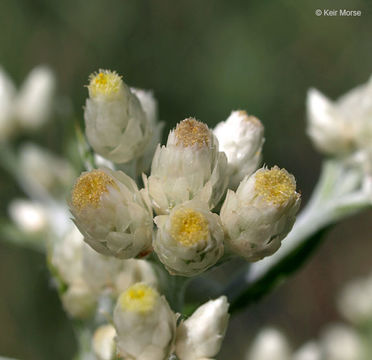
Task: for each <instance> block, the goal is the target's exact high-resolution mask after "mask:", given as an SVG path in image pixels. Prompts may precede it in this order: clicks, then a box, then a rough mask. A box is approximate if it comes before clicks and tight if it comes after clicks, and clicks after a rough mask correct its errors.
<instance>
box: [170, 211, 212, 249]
mask: <svg viewBox="0 0 372 360" xmlns="http://www.w3.org/2000/svg"><path fill="white" fill-rule="evenodd" d="M170 234H171V236H172V237H173V238H174V239H175V240H176V241H178V242H179V243H181V244H182V245H184V246H191V245H194V244H196V243H198V242H200V241H204V240H206V239H207V237H208V234H209V227H208V221H207V219H206V218H205V216H204V215H203V214H201V213H200V212H197V211H194V210H192V209H179V210H177V211H176V212H175V213H174V214H173V215H172V218H171V230H170Z"/></svg>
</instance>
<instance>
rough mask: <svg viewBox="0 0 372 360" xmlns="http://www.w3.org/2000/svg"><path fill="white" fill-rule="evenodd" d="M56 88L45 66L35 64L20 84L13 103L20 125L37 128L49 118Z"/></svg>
mask: <svg viewBox="0 0 372 360" xmlns="http://www.w3.org/2000/svg"><path fill="white" fill-rule="evenodd" d="M55 90H56V78H55V75H54V73H53V72H52V70H51V69H49V68H48V67H47V66H37V67H35V68H34V69H33V70H32V71H31V72H30V74H29V75H28V76H27V78H26V80H25V81H24V83H23V84H22V87H21V89H20V90H19V94H18V96H17V101H16V103H15V116H16V117H17V120H18V122H19V124H20V126H21V127H22V128H24V129H27V130H37V129H39V128H40V127H41V126H42V125H44V124H45V123H46V121H47V120H49V119H50V117H51V114H52V110H53V104H54V97H55Z"/></svg>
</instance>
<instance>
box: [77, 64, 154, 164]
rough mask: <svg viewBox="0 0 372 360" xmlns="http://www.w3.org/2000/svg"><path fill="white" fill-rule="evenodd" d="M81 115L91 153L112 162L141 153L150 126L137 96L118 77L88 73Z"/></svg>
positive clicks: (128, 158) (107, 71)
mask: <svg viewBox="0 0 372 360" xmlns="http://www.w3.org/2000/svg"><path fill="white" fill-rule="evenodd" d="M88 90H89V98H88V99H87V101H86V105H85V111H84V118H85V132H86V135H87V138H88V141H89V143H90V145H91V146H92V148H93V149H94V151H95V152H97V153H98V154H100V155H102V156H103V157H105V158H107V159H108V160H111V161H113V162H115V163H126V162H129V161H131V160H133V159H135V158H138V157H139V156H141V155H142V154H143V152H144V149H145V147H146V145H147V143H148V141H149V138H150V133H151V129H150V126H149V124H148V121H147V118H146V114H145V112H144V111H143V109H142V107H141V104H140V102H139V100H138V98H137V97H136V96H135V95H134V94H133V93H132V92H131V91H130V89H129V87H128V86H127V85H126V84H125V83H124V82H123V80H122V78H121V77H120V76H119V75H118V74H117V73H116V72H112V71H109V70H100V71H99V72H98V73H94V74H92V75H91V76H90V82H89V85H88Z"/></svg>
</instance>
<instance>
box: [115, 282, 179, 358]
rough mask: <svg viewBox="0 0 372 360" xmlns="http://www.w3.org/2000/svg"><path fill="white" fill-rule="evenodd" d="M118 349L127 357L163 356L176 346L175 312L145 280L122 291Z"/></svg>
mask: <svg viewBox="0 0 372 360" xmlns="http://www.w3.org/2000/svg"><path fill="white" fill-rule="evenodd" d="M114 325H115V329H116V332H117V338H116V342H117V349H118V353H119V354H120V356H122V357H124V358H125V359H136V360H164V359H168V357H169V355H170V354H171V352H172V351H173V348H174V339H175V332H176V315H175V314H174V313H173V312H172V310H171V308H170V307H169V305H168V303H167V301H166V300H165V298H164V296H160V294H159V293H158V292H157V291H156V290H155V289H154V288H152V287H151V286H149V285H147V284H145V283H137V284H135V285H133V286H131V287H129V288H128V289H127V290H126V291H125V292H123V293H122V294H121V295H120V297H119V299H118V301H117V303H116V306H115V309H114Z"/></svg>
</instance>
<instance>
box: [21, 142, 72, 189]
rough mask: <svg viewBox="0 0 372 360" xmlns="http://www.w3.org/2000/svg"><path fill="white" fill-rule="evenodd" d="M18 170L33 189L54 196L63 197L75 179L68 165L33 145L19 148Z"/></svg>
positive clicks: (61, 159) (29, 144)
mask: <svg viewBox="0 0 372 360" xmlns="http://www.w3.org/2000/svg"><path fill="white" fill-rule="evenodd" d="M19 168H20V171H21V172H22V174H23V176H24V177H27V181H28V182H31V183H32V184H33V186H34V187H35V186H36V187H41V188H43V189H44V190H46V191H48V192H52V193H54V194H55V195H58V193H59V194H63V195H64V194H65V193H66V188H69V187H70V186H71V184H72V183H73V181H74V179H75V177H76V173H75V170H74V169H73V167H72V166H71V165H70V163H68V162H67V161H66V160H65V159H63V158H60V157H59V156H57V155H54V154H53V153H51V152H50V151H49V150H47V149H45V148H42V147H40V146H38V145H36V144H34V143H25V144H23V145H22V146H21V148H20V151H19Z"/></svg>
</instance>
